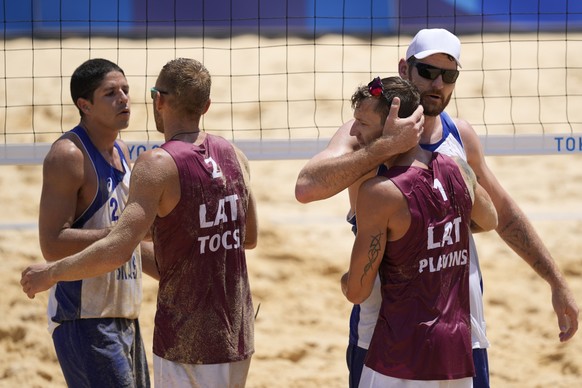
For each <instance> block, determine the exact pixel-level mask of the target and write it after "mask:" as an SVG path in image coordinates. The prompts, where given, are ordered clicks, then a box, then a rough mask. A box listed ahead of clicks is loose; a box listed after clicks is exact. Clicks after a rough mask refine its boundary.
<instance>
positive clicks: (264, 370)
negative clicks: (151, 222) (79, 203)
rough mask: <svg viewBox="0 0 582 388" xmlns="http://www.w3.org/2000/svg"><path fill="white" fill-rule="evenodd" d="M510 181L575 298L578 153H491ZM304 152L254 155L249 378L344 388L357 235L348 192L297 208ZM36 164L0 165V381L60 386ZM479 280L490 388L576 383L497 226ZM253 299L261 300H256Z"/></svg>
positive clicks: (533, 287) (530, 280)
mask: <svg viewBox="0 0 582 388" xmlns="http://www.w3.org/2000/svg"><path fill="white" fill-rule="evenodd" d="M487 160H488V163H489V164H490V166H491V168H492V169H493V171H494V173H495V174H496V175H497V177H498V178H499V180H500V181H501V183H502V184H503V185H504V187H505V188H506V190H507V191H508V192H509V193H510V194H511V195H512V196H514V198H515V199H516V200H517V201H518V203H520V205H521V206H522V208H523V209H524V211H525V212H526V214H527V215H528V216H529V217H530V218H531V219H532V222H533V224H534V226H535V227H536V229H537V231H538V232H539V233H540V235H541V236H542V239H543V240H544V242H545V243H546V245H547V247H548V249H549V250H550V252H552V254H553V256H554V258H555V260H556V262H557V263H558V265H559V266H560V268H561V270H562V271H563V273H564V276H565V277H566V278H567V280H568V282H569V284H570V286H571V287H572V289H573V291H574V293H575V295H576V296H577V297H578V300H579V301H580V297H581V296H582V262H581V259H580V252H581V251H582V240H581V239H580V238H579V235H580V232H581V231H582V203H581V201H580V199H579V198H580V196H579V193H580V192H582V172H581V171H580V169H579V167H578V166H580V165H581V164H582V156H543V157H530V156H528V157H524V156H519V157H518V156H511V157H488V158H487ZM304 163H305V161H302V160H299V161H275V162H273V161H268V162H266V161H253V162H251V168H252V175H253V178H252V179H253V183H252V185H253V190H254V191H255V193H256V197H257V202H258V210H259V221H260V235H259V245H258V247H257V248H256V249H255V250H252V251H248V267H249V273H250V281H251V287H252V291H253V298H254V305H255V309H257V308H258V309H259V314H258V317H257V321H256V353H255V355H254V356H253V361H252V363H251V369H250V373H249V378H248V385H247V386H248V387H257V388H258V387H295V388H299V387H306V388H307V387H345V386H347V369H346V366H345V347H346V344H347V339H348V317H349V312H350V307H351V306H350V304H349V303H348V302H347V300H346V299H345V298H344V297H343V296H342V294H341V291H340V287H339V278H340V276H341V274H342V273H343V272H344V271H345V270H346V268H347V265H348V261H349V254H350V250H351V244H352V241H353V236H352V234H351V232H350V229H349V227H348V224H347V223H346V222H345V220H344V215H345V212H346V209H347V196H346V195H345V193H341V194H339V195H337V196H336V197H333V198H330V199H328V200H325V201H320V202H315V203H312V204H308V205H302V204H299V203H298V202H296V201H295V198H294V194H293V190H294V183H295V178H296V176H297V173H298V171H299V170H300V168H301V167H302V166H303V164H304ZM40 185H41V167H40V166H1V167H0V186H1V187H2V190H1V193H2V194H1V196H0V203H2V204H3V205H2V212H1V214H0V224H1V225H12V227H10V228H5V229H4V230H2V233H0V255H1V257H2V259H3V262H4V266H5V268H4V270H3V271H1V272H0V277H1V284H3V290H2V297H1V298H0V313H1V316H2V320H1V321H0V386H2V387H17V386H22V387H62V386H64V382H63V377H62V374H61V371H60V368H59V365H58V363H57V360H56V356H55V352H54V349H53V346H52V342H51V340H50V337H49V335H48V332H47V331H46V318H45V309H46V301H47V293H46V292H45V293H42V294H39V295H38V296H37V297H36V298H35V299H34V300H29V299H28V298H27V297H26V295H25V294H24V293H23V292H22V290H21V288H20V284H19V280H20V272H21V271H22V270H23V269H24V268H25V267H26V266H27V265H28V264H31V263H34V262H39V261H41V260H42V258H41V254H40V250H39V247H38V232H37V230H36V226H35V225H36V222H37V214H38V198H39V195H40ZM477 247H478V251H479V254H480V258H481V259H480V260H481V267H482V271H483V276H484V279H485V296H484V298H485V315H486V319H487V324H488V335H489V337H490V340H491V342H492V346H491V348H490V349H489V356H490V367H491V380H492V386H493V387H516V388H517V387H548V386H552V387H554V388H558V387H575V386H581V385H582V340H581V339H580V334H579V333H578V335H577V336H575V337H574V338H573V339H572V340H571V341H569V342H568V343H560V342H559V340H558V328H557V323H556V318H555V315H554V313H553V309H552V305H551V295H550V288H549V286H548V285H547V283H546V282H544V281H543V280H541V279H540V278H539V277H538V276H537V275H535V273H534V271H533V270H532V269H531V268H529V267H528V265H527V264H525V262H523V261H522V260H521V259H520V258H519V257H518V256H517V255H516V254H515V253H513V252H512V251H511V250H510V249H509V248H507V246H506V245H505V244H504V243H503V242H502V241H501V239H500V238H499V236H498V235H497V234H496V233H495V232H490V233H485V234H482V235H478V236H477ZM155 300H156V282H155V281H153V280H152V279H150V278H147V277H146V278H144V303H143V306H142V314H141V317H140V321H141V326H142V330H143V335H144V342H145V344H146V348H147V349H148V352H149V353H148V357H149V361H150V362H151V343H152V332H153V317H154V312H155ZM259 306H260V308H259Z"/></svg>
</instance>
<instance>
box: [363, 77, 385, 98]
mask: <svg viewBox="0 0 582 388" xmlns="http://www.w3.org/2000/svg"><path fill="white" fill-rule="evenodd" d="M368 91H369V92H370V94H371V95H372V96H374V97H380V96H384V98H385V99H386V101H388V102H390V100H389V99H388V97H386V94H385V90H384V84H383V83H382V79H381V78H380V77H376V78H374V79H373V80H372V81H370V82H369V83H368Z"/></svg>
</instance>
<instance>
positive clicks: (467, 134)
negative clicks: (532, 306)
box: [458, 121, 579, 341]
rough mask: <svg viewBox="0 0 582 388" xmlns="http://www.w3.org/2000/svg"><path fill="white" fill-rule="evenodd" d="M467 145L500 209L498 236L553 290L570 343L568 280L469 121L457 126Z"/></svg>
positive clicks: (573, 322)
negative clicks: (495, 171) (486, 155)
mask: <svg viewBox="0 0 582 388" xmlns="http://www.w3.org/2000/svg"><path fill="white" fill-rule="evenodd" d="M458 127H459V129H460V131H461V136H462V138H463V142H464V144H465V150H466V152H467V157H468V162H469V164H470V165H471V167H472V168H473V171H475V175H476V176H477V181H478V182H479V183H480V184H481V186H483V188H484V189H485V190H486V191H487V193H488V194H489V195H490V197H491V199H492V201H493V204H494V206H495V209H496V210H497V218H498V224H497V228H496V230H497V233H498V234H499V236H500V237H501V238H502V239H503V241H505V243H506V244H507V245H508V246H509V247H510V248H511V249H513V251H515V253H517V254H518V255H519V256H520V257H521V258H522V259H523V260H524V261H525V262H526V263H528V264H529V265H530V267H532V268H533V269H534V271H535V272H536V273H537V274H538V275H539V276H540V277H541V278H542V279H544V280H545V281H546V282H548V284H549V285H550V288H551V291H552V304H553V307H554V311H555V312H556V315H557V318H558V326H559V328H560V334H559V337H560V341H567V340H569V339H570V338H572V336H574V334H575V333H576V331H577V330H578V314H579V310H578V306H577V304H576V301H575V299H574V295H573V294H572V291H571V290H570V288H569V287H568V284H567V282H566V279H565V278H564V277H563V275H562V273H561V272H560V270H559V268H558V266H557V264H556V263H555V261H554V259H553V258H552V256H551V254H550V252H549V251H548V249H547V248H546V246H545V245H544V243H543V242H542V240H541V238H540V236H539V235H538V234H537V232H536V231H535V229H534V228H533V226H532V224H531V223H530V221H529V220H528V218H527V217H526V215H525V214H524V212H523V211H522V210H521V209H520V207H519V206H518V205H517V203H516V202H515V201H514V200H513V198H511V196H510V195H509V194H508V193H507V192H506V191H505V189H504V188H503V187H502V186H501V184H500V183H499V181H497V178H496V177H495V176H494V175H493V173H492V172H491V170H490V169H489V167H488V166H487V164H486V163H485V158H484V154H483V149H482V147H481V144H480V142H479V138H478V136H477V134H476V133H475V131H474V130H473V128H472V127H471V126H470V125H469V124H468V123H466V122H462V121H461V122H460V123H458Z"/></svg>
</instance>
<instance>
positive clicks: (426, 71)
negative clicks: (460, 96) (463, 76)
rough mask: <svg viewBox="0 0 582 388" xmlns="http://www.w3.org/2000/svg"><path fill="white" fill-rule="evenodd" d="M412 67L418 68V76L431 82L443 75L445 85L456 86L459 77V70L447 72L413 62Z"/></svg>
mask: <svg viewBox="0 0 582 388" xmlns="http://www.w3.org/2000/svg"><path fill="white" fill-rule="evenodd" d="M412 66H414V67H416V70H418V74H419V75H420V76H421V77H422V78H426V79H429V80H431V81H434V80H435V79H437V77H438V76H439V75H442V76H443V82H444V83H446V84H454V83H455V81H456V80H457V78H458V77H459V70H445V69H441V68H438V67H434V66H431V65H427V64H426V63H420V62H413V63H412Z"/></svg>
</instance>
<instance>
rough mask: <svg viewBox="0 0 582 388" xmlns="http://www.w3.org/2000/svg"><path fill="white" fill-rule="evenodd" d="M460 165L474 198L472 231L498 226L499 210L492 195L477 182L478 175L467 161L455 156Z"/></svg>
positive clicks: (486, 229)
mask: <svg viewBox="0 0 582 388" xmlns="http://www.w3.org/2000/svg"><path fill="white" fill-rule="evenodd" d="M454 160H455V162H457V165H458V166H459V169H460V171H461V174H462V175H463V178H464V179H465V183H466V184H467V187H468V188H469V191H470V193H471V197H472V199H473V208H472V210H471V232H473V233H476V232H485V231H489V230H493V229H495V228H496V227H497V211H496V210H495V206H494V205H493V201H491V197H489V194H487V192H486V191H485V189H484V188H483V187H482V186H481V185H480V184H479V183H477V177H476V176H475V173H474V172H473V169H472V168H471V167H470V166H469V164H468V163H467V162H465V161H464V160H463V159H461V158H459V157H455V158H454Z"/></svg>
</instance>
